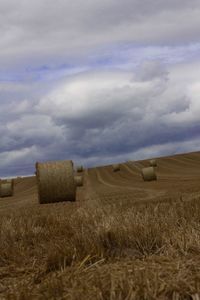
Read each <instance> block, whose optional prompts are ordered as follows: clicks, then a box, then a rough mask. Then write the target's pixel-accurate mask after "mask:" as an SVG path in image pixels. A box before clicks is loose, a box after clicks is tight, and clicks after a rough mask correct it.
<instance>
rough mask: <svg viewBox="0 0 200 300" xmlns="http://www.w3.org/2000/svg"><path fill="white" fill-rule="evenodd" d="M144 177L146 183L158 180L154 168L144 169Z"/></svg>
mask: <svg viewBox="0 0 200 300" xmlns="http://www.w3.org/2000/svg"><path fill="white" fill-rule="evenodd" d="M142 177H143V179H144V181H152V180H157V176H156V173H155V170H154V168H153V167H147V168H143V169H142Z"/></svg>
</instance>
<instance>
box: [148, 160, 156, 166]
mask: <svg viewBox="0 0 200 300" xmlns="http://www.w3.org/2000/svg"><path fill="white" fill-rule="evenodd" d="M149 164H150V166H151V167H157V162H156V160H155V159H151V160H150V161H149Z"/></svg>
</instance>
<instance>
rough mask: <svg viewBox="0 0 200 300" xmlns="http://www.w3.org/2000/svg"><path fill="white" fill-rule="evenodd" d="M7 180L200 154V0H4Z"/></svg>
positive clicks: (1, 77)
mask: <svg viewBox="0 0 200 300" xmlns="http://www.w3.org/2000/svg"><path fill="white" fill-rule="evenodd" d="M0 11H1V18H0V34H1V40H0V48H1V51H0V108H1V109H0V134H1V139H0V176H14V175H25V174H31V173H33V172H34V164H35V162H36V161H42V160H53V159H73V160H74V161H75V162H76V163H84V164H85V165H86V166H94V165H101V164H108V163H112V162H119V161H125V160H127V159H141V158H145V157H151V156H159V155H168V154H174V153H178V152H179V153H180V152H184V151H193V150H199V147H200V142H199V135H200V134H199V132H200V128H199V127H200V125H199V124H200V122H199V121H200V101H199V95H200V71H199V70H200V59H199V58H200V43H199V28H200V3H199V1H198V0H190V1H186V0H181V1H180V0H173V1H172V0H169V1H164V0H159V1H156V0H143V1H141V0H123V1H117V2H116V1H114V0H102V1H99V0H98V1H97V0H88V1H85V2H83V1H81V0H76V1H73V2H72V1H71V2H70V1H63V0H57V1H56V3H55V1H49V0H48V1H47V0H40V1H39V0H34V1H33V0H30V1H28V2H27V1H25V0H20V1H17V2H16V1H15V0H2V1H1V3H0Z"/></svg>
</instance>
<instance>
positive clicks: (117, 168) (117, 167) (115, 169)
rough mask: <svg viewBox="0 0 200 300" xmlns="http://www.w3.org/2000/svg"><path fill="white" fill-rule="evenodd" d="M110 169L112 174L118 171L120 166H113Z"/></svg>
mask: <svg viewBox="0 0 200 300" xmlns="http://www.w3.org/2000/svg"><path fill="white" fill-rule="evenodd" d="M112 168H113V172H117V171H120V164H113V165H112Z"/></svg>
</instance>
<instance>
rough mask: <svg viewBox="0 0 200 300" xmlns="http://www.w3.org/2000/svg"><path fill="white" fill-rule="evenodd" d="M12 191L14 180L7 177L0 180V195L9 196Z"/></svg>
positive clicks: (11, 194)
mask: <svg viewBox="0 0 200 300" xmlns="http://www.w3.org/2000/svg"><path fill="white" fill-rule="evenodd" d="M13 192H14V181H13V179H8V180H6V181H1V182H0V197H11V196H13Z"/></svg>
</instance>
